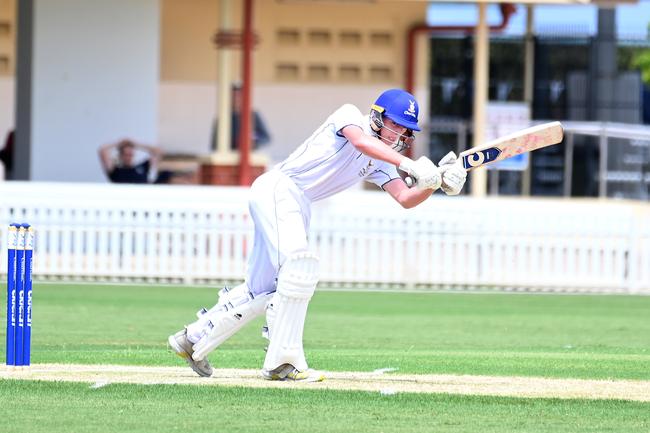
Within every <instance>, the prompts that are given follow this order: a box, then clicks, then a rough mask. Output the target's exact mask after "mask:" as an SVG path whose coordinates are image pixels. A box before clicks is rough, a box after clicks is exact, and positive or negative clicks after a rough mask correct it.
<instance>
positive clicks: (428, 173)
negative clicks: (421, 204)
mask: <svg viewBox="0 0 650 433" xmlns="http://www.w3.org/2000/svg"><path fill="white" fill-rule="evenodd" d="M399 169H400V170H402V171H405V172H406V173H408V175H409V176H411V177H413V178H414V179H415V186H416V187H417V188H418V189H420V190H425V189H432V190H436V189H438V188H440V185H441V183H442V177H441V174H440V170H439V169H438V167H436V165H435V164H434V163H433V162H432V161H431V160H430V159H429V158H427V157H426V156H421V157H420V158H419V159H418V160H417V161H413V160H412V159H410V158H404V159H403V160H402V162H401V163H400V165H399Z"/></svg>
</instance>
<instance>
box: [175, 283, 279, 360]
mask: <svg viewBox="0 0 650 433" xmlns="http://www.w3.org/2000/svg"><path fill="white" fill-rule="evenodd" d="M233 291H234V290H233ZM233 291H231V292H229V293H228V294H229V295H230V296H228V297H227V301H226V302H225V303H224V304H222V305H221V306H220V308H216V307H217V306H219V304H221V301H222V299H221V298H219V303H218V304H217V305H216V306H215V308H212V309H211V310H210V311H207V312H206V313H205V314H204V315H203V316H201V318H199V320H198V321H197V322H196V323H198V322H201V323H205V325H204V326H205V329H206V330H205V331H203V332H202V334H203V335H202V337H201V339H200V340H199V341H198V342H197V343H196V344H195V345H194V347H193V349H194V353H193V354H192V358H194V360H196V361H200V360H202V359H204V358H205V357H206V356H208V354H209V353H210V352H212V351H213V350H214V349H216V348H217V347H218V346H219V345H220V344H222V343H223V342H224V341H226V340H227V339H228V338H230V337H232V336H233V335H234V334H235V333H236V332H237V331H239V330H240V329H241V328H243V327H244V326H245V325H246V324H247V323H249V322H250V321H251V320H253V319H255V318H256V317H258V316H260V315H261V314H262V313H264V309H265V308H266V304H267V302H268V301H269V300H270V299H271V296H273V294H272V293H268V294H264V295H258V296H256V297H254V296H253V294H252V293H250V292H248V291H246V292H245V293H235V294H234V295H233V294H231V293H232V292H233ZM189 330H190V327H188V332H189Z"/></svg>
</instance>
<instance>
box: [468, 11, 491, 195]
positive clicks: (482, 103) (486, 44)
mask: <svg viewBox="0 0 650 433" xmlns="http://www.w3.org/2000/svg"><path fill="white" fill-rule="evenodd" d="M477 6H478V12H479V22H478V24H477V25H476V39H475V44H474V146H478V145H480V144H482V143H483V142H484V140H485V107H486V105H487V99H488V83H489V63H488V60H489V58H490V52H489V50H490V39H489V38H490V35H489V32H488V26H487V19H486V16H487V4H486V3H478V4H477ZM470 177H471V185H472V196H474V197H484V196H485V194H486V189H487V171H486V170H485V169H481V168H479V169H477V170H474V171H472V174H471V175H470Z"/></svg>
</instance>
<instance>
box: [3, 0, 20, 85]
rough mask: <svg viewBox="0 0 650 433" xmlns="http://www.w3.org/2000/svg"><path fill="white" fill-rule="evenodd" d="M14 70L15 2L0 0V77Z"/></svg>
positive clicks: (12, 72) (12, 0) (14, 0)
mask: <svg viewBox="0 0 650 433" xmlns="http://www.w3.org/2000/svg"><path fill="white" fill-rule="evenodd" d="M15 70H16V0H0V76H13V75H14V73H15Z"/></svg>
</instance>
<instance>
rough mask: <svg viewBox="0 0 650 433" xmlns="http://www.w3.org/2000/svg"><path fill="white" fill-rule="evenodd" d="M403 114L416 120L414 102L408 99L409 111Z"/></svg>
mask: <svg viewBox="0 0 650 433" xmlns="http://www.w3.org/2000/svg"><path fill="white" fill-rule="evenodd" d="M404 114H406V115H407V116H411V117H414V118H416V119H417V118H418V117H417V115H416V114H415V101H411V100H410V99H409V109H408V110H406V111H404Z"/></svg>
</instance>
